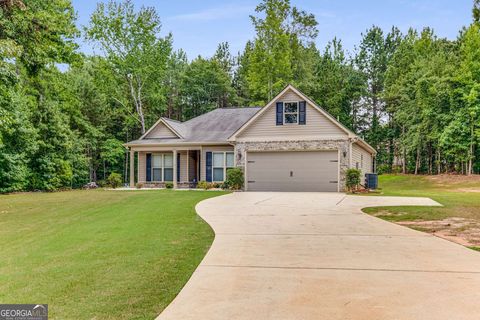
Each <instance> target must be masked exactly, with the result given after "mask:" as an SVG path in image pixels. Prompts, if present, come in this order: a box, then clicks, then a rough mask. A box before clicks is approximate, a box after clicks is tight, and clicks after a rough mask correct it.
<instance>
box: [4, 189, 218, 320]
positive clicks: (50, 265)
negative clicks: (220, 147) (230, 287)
mask: <svg viewBox="0 0 480 320" xmlns="http://www.w3.org/2000/svg"><path fill="white" fill-rule="evenodd" d="M222 194H225V193H224V192H212V191H173V190H161V191H104V190H93V191H81V190H77V191H68V192H57V193H24V194H13V195H1V196H0V239H2V240H1V242H0V252H1V255H2V259H0V301H1V302H2V303H48V304H49V315H50V319H92V318H95V319H152V318H154V317H155V316H157V315H158V314H159V313H160V312H161V311H162V310H163V309H164V308H165V307H166V306H167V305H168V304H169V303H170V302H171V301H172V300H173V299H174V297H175V296H176V295H177V294H178V292H179V291H180V290H181V288H182V287H183V286H184V284H185V283H186V282H187V281H188V279H189V278H190V276H191V274H192V273H193V271H194V270H195V268H196V267H197V265H198V264H199V263H200V261H201V260H202V258H203V257H204V255H205V254H206V252H207V251H208V249H209V247H210V245H211V243H212V241H213V238H214V233H213V231H212V230H211V228H210V227H209V226H208V224H206V223H205V222H204V221H203V220H202V219H201V218H200V217H198V216H197V214H196V212H195V209H194V208H195V205H196V204H197V203H198V202H200V201H201V200H204V199H207V198H210V197H214V196H218V195H222Z"/></svg>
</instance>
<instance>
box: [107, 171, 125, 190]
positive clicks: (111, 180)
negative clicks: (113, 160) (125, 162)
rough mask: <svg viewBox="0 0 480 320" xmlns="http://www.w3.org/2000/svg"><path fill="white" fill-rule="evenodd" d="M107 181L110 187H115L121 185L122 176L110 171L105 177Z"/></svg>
mask: <svg viewBox="0 0 480 320" xmlns="http://www.w3.org/2000/svg"><path fill="white" fill-rule="evenodd" d="M107 183H108V185H109V186H110V187H112V188H113V189H116V188H118V187H120V186H121V185H122V176H121V175H120V174H118V173H116V172H112V173H110V175H109V176H108V178H107Z"/></svg>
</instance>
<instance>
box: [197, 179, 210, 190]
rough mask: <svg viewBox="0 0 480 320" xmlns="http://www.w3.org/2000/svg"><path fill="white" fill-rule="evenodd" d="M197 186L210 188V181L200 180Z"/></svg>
mask: <svg viewBox="0 0 480 320" xmlns="http://www.w3.org/2000/svg"><path fill="white" fill-rule="evenodd" d="M197 188H198V189H205V190H207V189H208V183H207V181H198V183H197Z"/></svg>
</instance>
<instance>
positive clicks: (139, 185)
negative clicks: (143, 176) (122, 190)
mask: <svg viewBox="0 0 480 320" xmlns="http://www.w3.org/2000/svg"><path fill="white" fill-rule="evenodd" d="M135 186H136V187H137V189H142V188H143V183H141V182H137V184H136V185H135Z"/></svg>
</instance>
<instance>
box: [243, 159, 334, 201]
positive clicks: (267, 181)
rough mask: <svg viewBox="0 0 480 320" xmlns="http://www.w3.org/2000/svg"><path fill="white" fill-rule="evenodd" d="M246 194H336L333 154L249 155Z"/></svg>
mask: <svg viewBox="0 0 480 320" xmlns="http://www.w3.org/2000/svg"><path fill="white" fill-rule="evenodd" d="M247 160H248V163H247V183H248V191H337V190H338V189H337V185H338V153H337V151H315V152H304V151H301V152H300V151H298V152H290V151H289V152H249V153H248V155H247Z"/></svg>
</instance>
